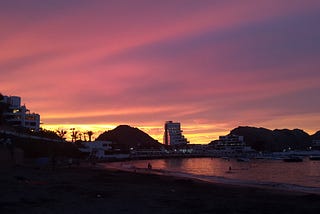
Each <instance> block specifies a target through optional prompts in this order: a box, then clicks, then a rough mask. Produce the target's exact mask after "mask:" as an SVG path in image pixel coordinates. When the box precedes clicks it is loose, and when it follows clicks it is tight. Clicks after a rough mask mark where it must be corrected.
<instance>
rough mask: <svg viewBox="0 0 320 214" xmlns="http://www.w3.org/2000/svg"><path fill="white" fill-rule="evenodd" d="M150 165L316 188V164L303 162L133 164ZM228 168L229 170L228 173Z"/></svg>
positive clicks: (214, 160) (319, 178) (319, 177)
mask: <svg viewBox="0 0 320 214" xmlns="http://www.w3.org/2000/svg"><path fill="white" fill-rule="evenodd" d="M148 162H150V163H151V164H152V166H153V169H163V170H166V171H172V172H182V173H188V174H193V175H200V176H215V177H223V178H230V179H239V180H246V181H255V182H276V183H288V184H295V185H302V186H314V187H320V170H319V168H320V161H309V160H304V161H303V162H299V163H285V162H283V161H281V160H251V161H249V162H238V161H236V160H234V159H231V160H229V161H228V160H225V159H220V158H190V159H159V160H150V161H134V162H133V163H134V165H135V166H136V167H141V168H145V167H146V165H147V163H148ZM230 168H231V170H229V169H230Z"/></svg>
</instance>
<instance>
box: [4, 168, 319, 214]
mask: <svg viewBox="0 0 320 214" xmlns="http://www.w3.org/2000/svg"><path fill="white" fill-rule="evenodd" d="M0 172H1V175H0V190H1V193H0V213H1V214H4V213H10V214H13V213H41V214H45V213H69V214H71V213H151V214H155V213H255V214H257V213H282V214H284V213H291V214H292V213H303V214H306V213H313V214H315V213H318V212H319V211H320V196H319V195H312V194H306V193H292V192H283V191H275V190H270V189H269V190H266V189H259V188H252V187H239V186H227V185H223V184H209V183H205V182H199V181H194V180H188V179H181V178H175V177H168V176H158V175H153V174H138V173H130V172H121V171H115V170H101V169H97V168H79V167H74V168H59V169H56V170H55V171H52V170H51V169H34V168H30V167H28V168H27V167H19V168H14V169H8V168H7V169H1V170H0Z"/></svg>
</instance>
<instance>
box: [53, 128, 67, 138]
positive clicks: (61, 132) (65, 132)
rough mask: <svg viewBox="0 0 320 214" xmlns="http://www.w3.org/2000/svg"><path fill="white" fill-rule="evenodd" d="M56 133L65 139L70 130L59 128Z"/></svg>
mask: <svg viewBox="0 0 320 214" xmlns="http://www.w3.org/2000/svg"><path fill="white" fill-rule="evenodd" d="M56 133H57V135H58V136H59V137H60V138H61V139H62V140H65V139H66V137H65V136H66V134H67V133H68V132H67V131H66V130H64V129H58V130H56Z"/></svg>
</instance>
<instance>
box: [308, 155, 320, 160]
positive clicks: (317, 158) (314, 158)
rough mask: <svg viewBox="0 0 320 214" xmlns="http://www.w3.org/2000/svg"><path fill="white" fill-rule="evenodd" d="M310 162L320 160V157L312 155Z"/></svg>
mask: <svg viewBox="0 0 320 214" xmlns="http://www.w3.org/2000/svg"><path fill="white" fill-rule="evenodd" d="M309 160H320V155H311V156H310V157H309Z"/></svg>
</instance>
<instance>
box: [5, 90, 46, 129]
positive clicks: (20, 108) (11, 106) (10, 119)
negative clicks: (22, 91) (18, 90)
mask: <svg viewBox="0 0 320 214" xmlns="http://www.w3.org/2000/svg"><path fill="white" fill-rule="evenodd" d="M3 102H4V103H6V104H7V109H6V110H5V112H4V114H3V116H4V120H5V121H6V123H7V124H9V125H12V126H17V127H23V128H27V129H30V130H31V131H39V129H40V115H39V114H36V113H30V110H28V109H27V108H26V106H25V105H21V97H18V96H3Z"/></svg>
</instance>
